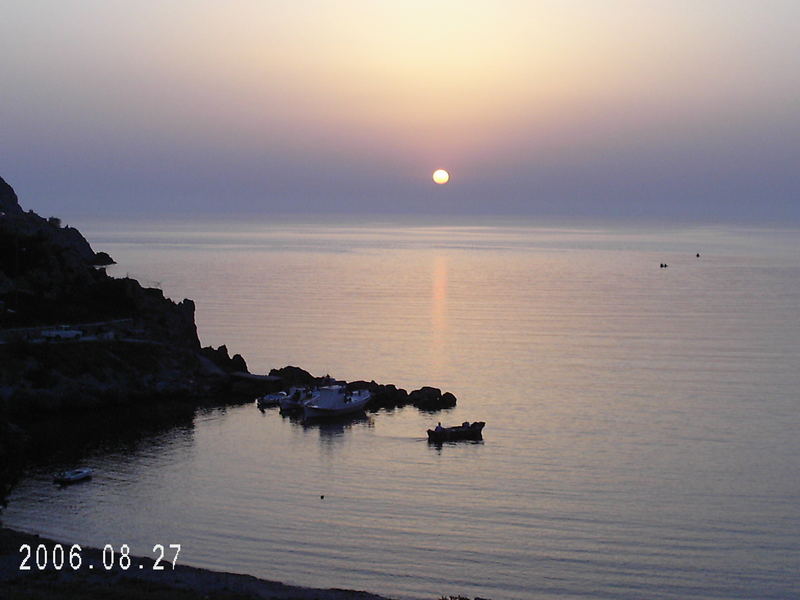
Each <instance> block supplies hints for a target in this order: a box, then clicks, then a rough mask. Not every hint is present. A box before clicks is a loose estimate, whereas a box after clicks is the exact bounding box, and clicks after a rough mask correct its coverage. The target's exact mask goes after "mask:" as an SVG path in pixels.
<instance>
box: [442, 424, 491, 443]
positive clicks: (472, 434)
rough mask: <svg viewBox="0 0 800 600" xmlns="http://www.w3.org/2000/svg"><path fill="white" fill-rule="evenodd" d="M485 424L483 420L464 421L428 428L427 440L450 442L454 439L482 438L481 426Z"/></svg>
mask: <svg viewBox="0 0 800 600" xmlns="http://www.w3.org/2000/svg"><path fill="white" fill-rule="evenodd" d="M485 425H486V423H484V422H483V421H475V422H474V423H470V422H469V421H464V422H463V423H462V424H461V425H456V426H455V427H440V426H437V427H436V429H428V441H429V442H452V441H456V440H480V439H483V428H484V426H485Z"/></svg>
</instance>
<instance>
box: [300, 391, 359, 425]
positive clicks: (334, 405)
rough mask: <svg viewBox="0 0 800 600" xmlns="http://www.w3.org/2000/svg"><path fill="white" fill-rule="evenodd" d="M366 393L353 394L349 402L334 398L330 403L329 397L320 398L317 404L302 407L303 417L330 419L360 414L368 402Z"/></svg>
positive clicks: (310, 403) (311, 403)
mask: <svg viewBox="0 0 800 600" xmlns="http://www.w3.org/2000/svg"><path fill="white" fill-rule="evenodd" d="M370 397H371V396H370V394H369V392H367V391H361V392H355V393H354V395H353V396H352V397H351V398H350V400H349V401H347V400H344V398H336V399H334V400H333V401H331V398H330V395H329V397H327V398H325V397H322V398H320V400H319V401H318V402H309V403H308V404H306V405H305V406H304V407H303V416H304V417H305V418H306V419H330V418H335V417H343V416H345V415H352V414H356V413H360V412H362V411H363V410H364V409H365V408H366V406H367V404H368V403H369V400H370Z"/></svg>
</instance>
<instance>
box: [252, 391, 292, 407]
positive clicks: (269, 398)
mask: <svg viewBox="0 0 800 600" xmlns="http://www.w3.org/2000/svg"><path fill="white" fill-rule="evenodd" d="M288 397H289V394H287V393H286V392H277V393H275V394H264V395H263V396H261V397H260V398H257V399H256V404H257V405H258V408H268V407H270V406H280V404H281V400H284V399H286V398H288Z"/></svg>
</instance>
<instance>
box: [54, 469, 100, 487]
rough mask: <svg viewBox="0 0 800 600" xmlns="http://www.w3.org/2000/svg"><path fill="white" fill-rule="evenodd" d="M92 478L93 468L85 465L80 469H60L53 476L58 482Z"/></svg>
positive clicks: (74, 481)
mask: <svg viewBox="0 0 800 600" xmlns="http://www.w3.org/2000/svg"><path fill="white" fill-rule="evenodd" d="M91 478H92V470H91V469H89V468H87V467H83V468H80V469H72V470H70V471H60V472H59V473H56V474H55V477H53V481H55V482H56V483H62V484H67V483H77V482H79V481H85V480H86V479H91Z"/></svg>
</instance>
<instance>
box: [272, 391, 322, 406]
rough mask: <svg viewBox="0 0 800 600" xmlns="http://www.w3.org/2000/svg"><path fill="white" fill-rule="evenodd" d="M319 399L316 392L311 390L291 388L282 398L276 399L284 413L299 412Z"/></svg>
mask: <svg viewBox="0 0 800 600" xmlns="http://www.w3.org/2000/svg"><path fill="white" fill-rule="evenodd" d="M318 397H319V391H318V390H312V389H311V388H292V389H291V390H289V393H288V394H286V395H285V396H284V397H282V398H279V399H278V404H279V405H280V407H281V410H282V411H284V412H289V411H294V410H301V409H302V408H303V407H304V406H305V405H306V404H308V403H309V402H314V401H315V400H316V399H317V398H318Z"/></svg>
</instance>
